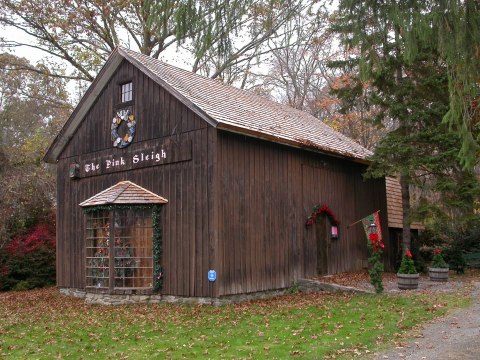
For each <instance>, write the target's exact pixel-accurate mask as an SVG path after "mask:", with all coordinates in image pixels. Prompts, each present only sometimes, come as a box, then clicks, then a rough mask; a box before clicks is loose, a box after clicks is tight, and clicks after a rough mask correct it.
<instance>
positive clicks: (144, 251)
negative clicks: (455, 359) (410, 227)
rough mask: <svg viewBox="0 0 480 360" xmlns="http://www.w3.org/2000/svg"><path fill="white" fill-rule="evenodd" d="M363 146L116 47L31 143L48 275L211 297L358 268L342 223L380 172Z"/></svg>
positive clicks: (357, 235) (88, 284)
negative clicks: (42, 138) (53, 221)
mask: <svg viewBox="0 0 480 360" xmlns="http://www.w3.org/2000/svg"><path fill="white" fill-rule="evenodd" d="M369 154H370V153H369V151H368V150H366V149H364V148H363V147H361V146H360V145H358V144H356V143H354V142H353V141H351V140H350V139H348V138H347V137H345V136H343V135H341V134H339V133H338V132H336V131H334V130H332V129H331V128H329V127H328V126H326V125H325V124H323V123H322V122H321V121H319V120H318V119H316V118H314V117H312V116H310V115H308V114H306V113H304V112H301V111H298V110H295V109H292V108H290V107H287V106H284V105H280V104H277V103H274V102H271V101H269V100H267V99H265V98H263V97H261V96H258V95H256V94H253V93H250V92H246V91H242V90H239V89H236V88H233V87H230V86H227V85H224V84H223V83H221V82H218V81H215V80H211V79H208V78H204V77H202V76H199V75H196V74H193V73H191V72H188V71H185V70H182V69H179V68H176V67H174V66H171V65H167V64H164V63H162V62H160V61H158V60H156V59H153V58H150V57H148V56H145V55H141V54H138V53H136V52H133V51H131V50H127V49H124V48H118V49H116V50H115V51H114V52H113V53H112V54H111V56H110V58H109V59H108V61H107V62H106V64H105V65H104V67H103V68H102V70H101V71H100V73H99V74H98V76H97V78H96V79H95V80H94V82H93V83H92V85H91V86H90V88H89V89H88V90H87V92H86V94H85V96H84V97H83V98H82V100H81V101H80V103H79V104H78V106H77V107H76V109H75V110H74V111H73V113H72V115H71V116H70V118H69V119H68V121H67V123H66V124H65V126H64V127H63V129H62V130H61V131H60V133H59V135H58V136H57V137H56V139H55V140H54V141H53V143H52V145H51V146H50V148H49V150H48V152H47V154H46V155H45V160H46V161H48V162H51V163H57V164H58V166H57V172H58V173H57V188H58V190H57V286H58V287H59V288H61V289H72V290H74V289H75V290H80V291H85V292H87V293H90V292H91V293H95V294H118V295H122V294H144V295H148V294H154V293H156V294H161V296H164V295H172V296H178V297H207V298H222V297H227V296H230V295H235V294H246V293H255V292H263V291H269V290H275V289H284V288H288V287H291V286H292V285H293V284H294V283H295V281H297V280H299V279H302V278H308V277H312V276H316V275H318V274H319V273H320V274H333V273H338V272H343V271H351V270H358V269H361V268H363V267H365V264H366V259H367V257H368V254H367V248H366V238H365V235H364V233H363V230H362V226H360V225H358V226H355V227H351V228H349V227H348V225H349V224H351V223H353V222H354V221H356V220H358V219H360V218H362V217H364V216H366V215H368V214H371V213H372V212H374V211H376V210H381V214H386V213H387V212H386V209H387V205H386V191H385V180H384V179H379V180H369V181H364V179H363V178H362V173H363V171H364V170H365V169H366V166H367V161H366V160H365V159H366V157H367V156H368V155H369ZM317 205H320V206H322V205H325V206H324V207H323V209H324V211H322V212H320V215H319V216H317V223H316V225H315V226H306V219H307V217H308V216H309V215H310V214H311V213H312V209H313V208H314V207H315V206H317ZM332 218H335V220H336V222H335V223H332ZM337 222H338V223H337ZM383 222H385V223H383ZM381 225H382V228H383V231H384V238H385V239H387V238H388V229H387V219H386V216H382V224H381ZM387 251H388V244H387ZM387 265H388V264H387ZM213 280H215V281H213Z"/></svg>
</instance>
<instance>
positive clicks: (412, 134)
mask: <svg viewBox="0 0 480 360" xmlns="http://www.w3.org/2000/svg"><path fill="white" fill-rule="evenodd" d="M434 6H435V2H434V1H411V0H395V1H388V2H384V1H378V0H369V1H361V0H341V1H340V3H339V11H338V13H337V15H336V24H335V26H334V29H335V30H336V31H337V32H338V33H340V34H341V36H342V40H343V43H344V44H345V45H346V47H347V49H352V50H353V49H355V51H352V53H351V54H352V55H351V56H350V58H349V59H347V60H346V61H343V62H337V63H334V64H333V66H337V67H349V68H356V69H358V74H359V76H358V77H357V79H356V84H354V85H353V86H352V87H351V88H352V89H353V91H342V92H338V94H339V96H342V95H347V96H345V97H344V98H343V100H344V101H345V102H346V103H347V104H346V105H348V102H349V101H352V99H353V100H354V99H355V97H352V96H351V94H352V93H355V92H360V94H359V95H363V96H365V97H366V98H367V104H368V106H370V107H375V109H376V111H375V112H374V114H375V117H374V118H373V119H371V121H373V122H376V123H377V124H379V125H380V124H382V123H385V122H387V121H388V122H390V123H392V122H393V124H394V130H393V131H391V132H389V133H388V135H387V136H386V137H385V138H384V139H383V140H382V141H380V143H379V144H378V145H377V147H376V149H375V155H374V156H373V157H372V161H373V162H372V165H371V166H370V169H369V172H368V174H369V175H370V176H385V175H398V176H399V179H400V185H401V190H402V210H403V218H404V226H403V234H402V235H403V245H404V249H407V248H410V246H411V235H410V223H411V220H412V219H411V207H410V185H411V184H413V183H415V182H416V180H418V178H419V176H431V175H432V174H436V175H440V174H448V173H451V172H452V171H453V169H454V168H455V164H456V158H455V155H456V154H453V156H452V147H453V148H454V149H456V151H457V152H458V151H459V149H460V148H459V138H458V136H455V135H454V134H453V135H452V134H451V133H449V131H448V128H447V127H446V126H445V125H442V124H441V122H442V118H444V116H445V115H446V114H448V113H449V112H450V106H449V105H450V103H449V101H450V100H449V98H450V97H449V95H451V94H450V93H449V89H450V88H451V87H449V78H448V74H449V72H448V70H449V63H448V62H447V61H446V60H445V58H444V57H443V56H442V52H441V51H440V49H439V46H438V41H432V39H433V38H432V37H433V36H435V34H438V33H439V29H438V28H436V26H437V25H436V23H435V22H433V21H430V22H427V21H419V20H418V19H419V18H422V17H423V16H424V15H426V14H429V13H430V12H431V11H432V8H433V7H434ZM340 14H342V15H340ZM421 24H423V25H424V28H422V27H421V26H420V25H421ZM427 38H428V39H429V41H427V40H426V39H427ZM362 84H368V87H366V86H362ZM366 88H369V89H370V93H368V94H365V93H362V91H364V89H366ZM446 144H450V145H452V146H450V147H449V148H446ZM447 160H448V161H447Z"/></svg>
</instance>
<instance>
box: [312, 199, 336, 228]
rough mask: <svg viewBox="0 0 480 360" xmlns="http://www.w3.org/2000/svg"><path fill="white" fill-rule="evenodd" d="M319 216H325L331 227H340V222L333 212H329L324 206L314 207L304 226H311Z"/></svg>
mask: <svg viewBox="0 0 480 360" xmlns="http://www.w3.org/2000/svg"><path fill="white" fill-rule="evenodd" d="M320 215H325V216H326V217H327V218H328V220H329V221H330V224H332V225H333V226H338V225H340V221H338V219H337V218H336V217H335V214H334V213H333V211H332V210H330V209H329V208H328V206H327V205H325V204H323V205H317V206H314V208H313V211H312V214H311V215H310V216H309V217H308V218H307V221H306V222H305V225H306V226H310V225H313V224H314V223H315V219H316V218H317V217H318V216H320Z"/></svg>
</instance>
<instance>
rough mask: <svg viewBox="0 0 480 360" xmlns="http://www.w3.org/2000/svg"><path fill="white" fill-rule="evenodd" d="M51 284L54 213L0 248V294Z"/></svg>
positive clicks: (53, 254) (53, 252) (53, 263)
mask: <svg viewBox="0 0 480 360" xmlns="http://www.w3.org/2000/svg"><path fill="white" fill-rule="evenodd" d="M53 284H55V214H51V215H49V216H47V217H43V218H40V219H39V222H38V223H37V224H36V225H34V226H32V227H31V228H29V229H28V230H27V231H26V232H25V233H24V234H18V235H16V236H15V237H14V238H13V239H12V240H11V241H9V242H8V243H7V244H5V245H4V246H3V247H2V248H1V249H0V291H5V290H11V289H13V290H28V289H32V288H35V287H43V286H48V285H53Z"/></svg>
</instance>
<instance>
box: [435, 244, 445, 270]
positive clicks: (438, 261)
mask: <svg viewBox="0 0 480 360" xmlns="http://www.w3.org/2000/svg"><path fill="white" fill-rule="evenodd" d="M432 268H442V269H445V268H448V264H447V263H446V262H445V259H444V258H443V256H442V252H441V251H440V249H439V248H436V249H435V250H434V251H433V259H432Z"/></svg>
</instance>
